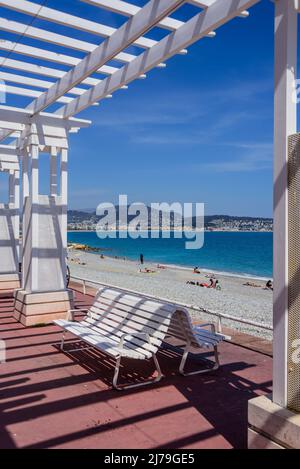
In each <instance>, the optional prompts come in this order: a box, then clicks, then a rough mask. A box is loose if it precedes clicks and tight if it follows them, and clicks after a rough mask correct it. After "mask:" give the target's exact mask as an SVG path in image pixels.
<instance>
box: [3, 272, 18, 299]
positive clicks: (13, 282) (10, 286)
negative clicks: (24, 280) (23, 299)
mask: <svg viewBox="0 0 300 469" xmlns="http://www.w3.org/2000/svg"><path fill="white" fill-rule="evenodd" d="M16 288H20V277H19V274H0V298H12V297H13V296H14V290H15V289H16Z"/></svg>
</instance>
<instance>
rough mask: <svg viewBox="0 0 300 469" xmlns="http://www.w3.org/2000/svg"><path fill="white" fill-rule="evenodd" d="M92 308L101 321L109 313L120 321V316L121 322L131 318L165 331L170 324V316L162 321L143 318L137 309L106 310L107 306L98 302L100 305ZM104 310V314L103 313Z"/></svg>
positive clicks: (154, 328)
mask: <svg viewBox="0 0 300 469" xmlns="http://www.w3.org/2000/svg"><path fill="white" fill-rule="evenodd" d="M90 310H91V311H92V312H93V313H94V314H96V315H97V316H98V318H99V321H100V322H101V321H102V319H103V318H105V317H107V316H108V315H109V316H110V317H115V319H116V321H118V318H120V320H119V322H120V323H121V322H122V321H124V320H126V321H127V320H130V321H134V322H136V323H137V324H143V325H145V324H147V326H148V327H149V328H151V329H153V330H154V331H156V330H159V331H163V332H167V330H168V327H169V324H170V319H169V318H164V319H163V320H162V322H160V323H159V322H157V321H154V320H152V317H151V316H150V317H149V318H143V317H141V316H139V315H137V314H136V313H135V311H123V310H120V309H117V308H109V310H108V311H107V310H105V306H104V305H101V306H100V304H99V303H98V306H97V307H96V306H94V305H93V306H92V307H91V308H90ZM101 312H102V314H101Z"/></svg>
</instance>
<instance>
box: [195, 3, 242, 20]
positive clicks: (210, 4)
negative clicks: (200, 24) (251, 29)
mask: <svg viewBox="0 0 300 469" xmlns="http://www.w3.org/2000/svg"><path fill="white" fill-rule="evenodd" d="M215 1H216V0H206V1H201V0H188V3H191V4H192V5H195V6H196V7H202V8H207V7H211V6H212V4H213V3H214V2H215ZM238 16H239V17H241V18H248V16H249V12H248V11H247V10H244V11H241V13H240V14H239V15H238Z"/></svg>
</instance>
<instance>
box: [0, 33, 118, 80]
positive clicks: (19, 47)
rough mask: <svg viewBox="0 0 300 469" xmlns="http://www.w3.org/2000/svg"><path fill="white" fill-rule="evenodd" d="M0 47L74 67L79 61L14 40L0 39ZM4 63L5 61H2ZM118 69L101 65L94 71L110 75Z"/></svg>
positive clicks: (69, 56) (75, 58)
mask: <svg viewBox="0 0 300 469" xmlns="http://www.w3.org/2000/svg"><path fill="white" fill-rule="evenodd" d="M0 49H2V50H5V51H8V52H14V53H16V54H21V55H26V56H28V57H34V58H37V59H42V60H46V61H49V62H55V63H58V64H62V65H69V66H71V67H74V66H75V65H78V64H80V63H81V59H78V58H77V57H73V56H71V55H66V54H57V53H56V52H52V51H50V50H47V49H40V48H38V47H32V46H27V45H25V44H20V43H16V42H11V41H6V40H1V41H0ZM4 65H5V62H4ZM117 70H118V68H117V67H112V66H109V65H103V67H101V68H99V70H95V72H96V73H101V74H103V75H112V74H113V73H115V72H116V71H117Z"/></svg>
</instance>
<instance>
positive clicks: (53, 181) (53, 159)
mask: <svg viewBox="0 0 300 469" xmlns="http://www.w3.org/2000/svg"><path fill="white" fill-rule="evenodd" d="M50 195H52V196H56V195H58V194H57V148H56V147H51V149H50Z"/></svg>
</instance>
